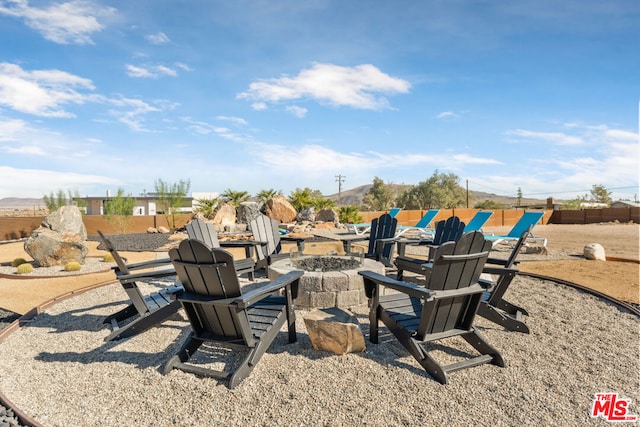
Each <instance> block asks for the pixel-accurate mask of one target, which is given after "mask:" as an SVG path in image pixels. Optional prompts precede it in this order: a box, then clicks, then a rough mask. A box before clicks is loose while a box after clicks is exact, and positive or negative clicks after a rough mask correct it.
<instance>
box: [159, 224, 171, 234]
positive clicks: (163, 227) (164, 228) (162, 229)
mask: <svg viewBox="0 0 640 427" xmlns="http://www.w3.org/2000/svg"><path fill="white" fill-rule="evenodd" d="M158 233H160V234H169V233H171V230H169V229H168V228H167V227H165V226H164V225H161V226H160V227H158Z"/></svg>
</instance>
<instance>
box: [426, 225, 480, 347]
mask: <svg viewBox="0 0 640 427" xmlns="http://www.w3.org/2000/svg"><path fill="white" fill-rule="evenodd" d="M490 250H491V242H489V241H487V240H485V238H484V236H483V235H482V233H481V232H479V231H473V232H470V233H466V234H465V235H463V236H462V237H461V238H460V239H459V240H458V241H457V242H446V243H443V244H442V245H440V246H439V247H438V249H437V250H436V253H435V256H434V260H433V266H432V267H431V274H430V275H429V279H428V282H427V285H426V287H427V289H430V290H432V291H448V290H455V289H462V288H467V287H469V286H471V285H474V284H476V283H478V279H479V278H480V274H481V273H482V269H483V267H484V264H485V262H486V260H487V258H488V257H489V251H490ZM481 297H482V294H481V293H479V294H478V293H477V294H474V295H466V296H465V295H463V296H457V297H452V298H436V299H434V300H432V301H427V302H425V307H424V309H423V316H421V319H420V325H419V326H418V330H417V335H418V336H419V337H424V336H425V335H426V334H433V333H438V332H445V331H450V330H452V329H455V328H461V329H468V328H470V327H471V323H472V322H473V318H474V317H475V314H476V311H477V309H478V305H479V303H480V299H481Z"/></svg>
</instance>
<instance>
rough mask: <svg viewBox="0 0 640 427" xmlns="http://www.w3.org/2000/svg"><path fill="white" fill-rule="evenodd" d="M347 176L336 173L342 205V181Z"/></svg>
mask: <svg viewBox="0 0 640 427" xmlns="http://www.w3.org/2000/svg"><path fill="white" fill-rule="evenodd" d="M346 178H347V177H346V176H344V175H336V182H337V183H338V205H340V198H341V193H342V183H343V182H344V180H345V179H346Z"/></svg>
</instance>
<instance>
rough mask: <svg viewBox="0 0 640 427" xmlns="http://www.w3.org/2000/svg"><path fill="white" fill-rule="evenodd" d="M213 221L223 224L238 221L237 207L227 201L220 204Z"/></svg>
mask: <svg viewBox="0 0 640 427" xmlns="http://www.w3.org/2000/svg"><path fill="white" fill-rule="evenodd" d="M213 223H214V224H219V225H222V226H225V225H233V224H235V223H236V207H235V206H233V204H232V203H225V204H224V205H222V206H220V207H219V208H218V210H217V211H216V215H215V216H214V217H213Z"/></svg>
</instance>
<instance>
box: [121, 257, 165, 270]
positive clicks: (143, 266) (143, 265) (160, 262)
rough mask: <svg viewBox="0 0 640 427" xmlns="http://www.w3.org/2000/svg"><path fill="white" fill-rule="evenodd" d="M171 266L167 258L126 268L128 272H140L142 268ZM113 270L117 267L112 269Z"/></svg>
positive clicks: (138, 263) (129, 265)
mask: <svg viewBox="0 0 640 427" xmlns="http://www.w3.org/2000/svg"><path fill="white" fill-rule="evenodd" d="M165 264H171V260H170V259H169V258H162V259H154V260H150V261H141V262H136V263H133V264H127V268H128V269H129V270H140V269H142V268H153V267H156V266H159V265H165ZM113 268H114V269H116V268H118V267H113Z"/></svg>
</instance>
